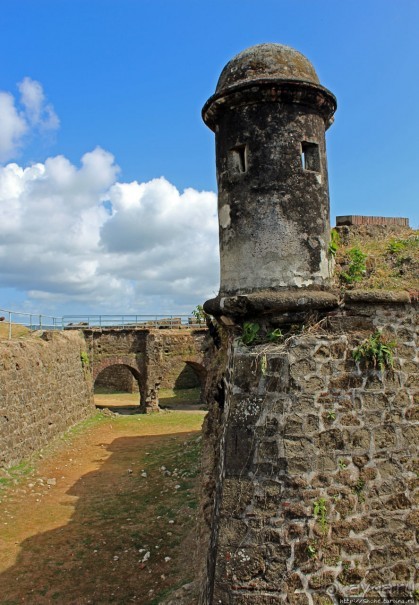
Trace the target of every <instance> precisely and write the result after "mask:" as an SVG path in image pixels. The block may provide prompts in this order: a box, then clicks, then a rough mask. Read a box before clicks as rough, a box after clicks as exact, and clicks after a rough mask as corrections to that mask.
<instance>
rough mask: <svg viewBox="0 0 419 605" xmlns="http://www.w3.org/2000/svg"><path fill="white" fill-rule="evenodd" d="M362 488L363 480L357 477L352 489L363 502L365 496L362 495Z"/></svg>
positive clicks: (363, 485) (363, 486)
mask: <svg viewBox="0 0 419 605" xmlns="http://www.w3.org/2000/svg"><path fill="white" fill-rule="evenodd" d="M364 488H365V481H364V479H361V478H359V479H358V481H357V482H356V483H355V485H354V487H353V490H354V492H355V493H356V495H357V496H358V499H359V500H360V502H363V501H364V500H365V496H364V493H363V492H364Z"/></svg>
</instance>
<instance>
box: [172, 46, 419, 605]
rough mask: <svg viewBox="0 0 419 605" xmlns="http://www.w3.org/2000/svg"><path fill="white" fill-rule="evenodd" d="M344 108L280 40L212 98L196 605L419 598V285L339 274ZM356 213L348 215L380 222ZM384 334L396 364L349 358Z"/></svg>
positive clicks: (230, 75)
mask: <svg viewBox="0 0 419 605" xmlns="http://www.w3.org/2000/svg"><path fill="white" fill-rule="evenodd" d="M335 109H336V99H335V98H334V97H333V95H332V94H331V93H330V92H329V91H328V90H327V89H325V88H324V87H323V86H321V84H320V82H319V79H318V77H317V74H316V72H315V70H314V68H313V66H312V65H311V64H310V63H309V62H308V60H307V59H306V58H305V57H304V56H303V55H301V54H300V53H298V52H297V51H295V50H294V49H291V48H289V47H286V46H282V45H279V44H261V45H258V46H255V47H251V48H249V49H246V50H245V51H243V52H242V53H240V54H239V55H237V56H236V57H234V58H233V59H232V60H231V61H230V62H229V63H228V64H227V65H226V67H225V68H224V70H223V71H222V73H221V76H220V79H219V81H218V85H217V89H216V92H215V94H214V95H213V96H212V97H210V99H209V100H208V101H207V103H206V104H205V105H204V108H203V118H204V121H205V123H206V124H207V125H208V126H209V127H210V128H211V129H212V130H213V131H214V132H215V139H216V164H217V178H218V186H219V198H218V199H219V208H218V213H219V231H220V256H221V279H220V292H219V294H218V296H217V297H215V298H213V299H211V300H209V301H207V302H206V303H205V304H204V309H205V311H206V312H207V313H210V314H212V315H213V316H214V317H215V319H216V321H217V323H218V326H219V335H220V339H221V341H222V343H223V344H222V347H221V348H220V349H219V350H218V352H217V353H216V355H217V356H218V357H219V363H218V367H217V365H216V364H214V365H213V366H212V369H211V372H212V376H213V379H212V381H211V380H209V381H208V390H207V392H208V404H209V408H210V412H209V414H208V417H207V419H206V423H205V426H204V455H203V460H204V473H203V481H202V490H203V494H202V495H203V497H202V509H201V517H200V520H201V533H200V537H201V551H200V552H201V562H202V561H203V560H204V561H205V562H204V563H203V566H202V574H201V579H202V583H201V584H202V585H201V590H200V595H199V598H198V599H197V600H198V602H199V603H200V605H219V604H221V605H276V604H280V603H283V604H289V605H292V604H298V605H320V604H322V605H328V604H334V603H339V602H343V601H340V599H344V598H348V597H350V596H361V597H363V596H366V597H371V598H378V601H380V602H384V601H383V599H384V598H387V599H388V598H394V597H402V598H405V599H406V600H405V603H407V602H409V603H413V602H414V594H416V595H417V582H418V578H417V575H416V574H417V566H416V564H415V562H416V561H417V560H418V544H417V531H418V523H419V516H418V508H417V504H418V491H419V489H418V488H419V485H418V458H417V451H418V450H417V444H418V437H419V434H418V433H419V431H418V419H419V417H418V403H419V356H418V344H419V343H418V340H419V334H418V321H417V310H418V309H417V307H418V303H417V295H418V290H419V287H413V288H412V290H411V291H410V290H409V289H408V288H404V289H401V290H400V291H397V290H396V291H394V289H393V291H386V290H384V289H380V290H364V291H363V290H361V289H359V288H358V289H353V290H351V289H349V290H347V291H346V292H343V291H342V290H341V289H340V288H338V284H337V283H336V282H335V281H334V280H333V265H334V259H333V255H332V253H331V250H332V252H333V249H331V248H330V246H329V242H330V224H329V197H328V183H327V162H326V148H325V136H324V135H325V131H326V130H327V128H328V127H329V126H330V124H331V123H332V121H333V113H334V111H335ZM359 218H360V217H354V216H348V217H343V219H344V223H343V224H344V225H347V224H348V222H349V224H350V225H351V224H354V225H370V224H371V223H373V224H374V220H373V219H371V220H370V217H368V218H367V217H361V218H362V220H358V219H359ZM378 223H379V225H380V228H385V227H384V225H386V224H387V225H392V228H393V227H394V226H397V225H399V226H400V227H407V220H406V219H402V220H401V221H396V220H393V219H386V218H385V217H381V218H380V219H379V221H378ZM343 228H344V229H346V228H348V229H350V227H343ZM332 243H333V242H332ZM415 284H416V286H417V281H416V282H415ZM415 284H413V285H415ZM255 330H256V331H255ZM278 330H281V331H282V333H280V332H278ZM377 331H378V332H377ZM256 333H257V338H256V337H255V334H256ZM252 334H253V335H252ZM278 334H279V336H278ZM374 335H375V338H378V339H379V342H380V343H382V344H383V343H384V344H385V343H388V342H391V341H394V346H395V350H394V361H393V363H391V362H390V361H391V360H390V361H388V363H387V364H386V363H383V364H382V367H380V366H379V365H377V363H376V365H375V366H374V363H373V360H374V357H370V359H369V361H370V364H368V363H367V361H368V359H365V357H364V358H363V357H362V356H361V357H360V358H359V359H358V360H357V361H356V360H355V358H354V356H353V353H354V351H355V350H356V348H357V347H358V346H360V344H361V343H363V342H365V343H366V342H369V343H371V338H372V337H373V336H374ZM365 346H367V345H365ZM392 348H393V345H392V346H391V349H392ZM369 354H371V350H370V349H369ZM375 361H376V362H377V359H376V358H375ZM415 590H416V593H415ZM173 602H174V601H173ZM185 605H189V601H187V602H186V601H185Z"/></svg>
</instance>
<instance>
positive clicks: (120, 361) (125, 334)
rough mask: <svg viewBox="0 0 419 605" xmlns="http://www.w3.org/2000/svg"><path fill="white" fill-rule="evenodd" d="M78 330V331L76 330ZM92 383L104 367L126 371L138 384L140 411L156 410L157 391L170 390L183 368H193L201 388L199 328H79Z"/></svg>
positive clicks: (203, 332) (203, 375) (203, 376)
mask: <svg viewBox="0 0 419 605" xmlns="http://www.w3.org/2000/svg"><path fill="white" fill-rule="evenodd" d="M79 329H80V328H79ZM82 330H83V333H84V336H85V339H86V343H87V347H88V354H89V360H90V370H91V372H92V378H93V381H95V380H96V379H97V378H98V376H99V375H100V374H101V373H102V372H103V371H104V370H106V369H107V368H110V367H114V368H115V367H116V368H117V367H118V366H119V367H120V368H127V369H128V370H129V372H130V373H131V374H132V376H133V377H134V379H135V380H136V381H137V383H138V388H139V392H140V409H141V411H143V412H150V411H154V410H158V391H159V388H160V387H162V388H174V387H175V386H177V383H179V380H180V376H181V375H182V373H184V372H185V366H187V367H190V368H192V369H193V371H194V373H195V374H196V376H197V378H198V380H199V383H200V384H201V387H204V385H205V380H206V370H205V367H204V364H203V360H204V347H205V342H204V341H205V336H206V333H207V330H206V329H204V328H202V329H188V328H179V329H161V328H160V329H158V328H146V329H145V328H138V327H132V328H130V327H127V326H125V327H120V328H119V327H112V328H99V327H97V328H96V327H89V328H82Z"/></svg>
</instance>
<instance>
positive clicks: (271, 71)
mask: <svg viewBox="0 0 419 605" xmlns="http://www.w3.org/2000/svg"><path fill="white" fill-rule="evenodd" d="M258 80H298V81H303V82H310V83H311V84H315V85H319V84H320V82H319V78H318V76H317V74H316V71H315V69H314V67H313V66H312V64H311V63H310V61H309V60H308V59H307V58H306V57H305V56H304V55H302V54H301V53H299V52H298V51H297V50H294V49H293V48H291V47H290V46H284V45H283V44H258V45H256V46H250V47H249V48H246V50H244V51H242V52H241V53H239V54H238V55H236V56H235V57H233V59H231V61H229V62H228V63H227V65H226V66H225V67H224V69H223V71H222V72H221V75H220V78H219V80H218V84H217V89H216V94H217V93H221V92H222V91H224V90H226V89H229V88H231V87H232V86H237V85H240V84H247V83H248V84H251V83H253V82H257V81H258Z"/></svg>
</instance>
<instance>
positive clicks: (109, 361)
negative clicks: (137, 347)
mask: <svg viewBox="0 0 419 605" xmlns="http://www.w3.org/2000/svg"><path fill="white" fill-rule="evenodd" d="M118 365H123V366H126V367H127V368H128V369H129V370H130V372H131V373H132V374H133V376H134V377H135V378H136V380H138V382H140V380H141V375H140V371H139V369H138V367H136V364H135V361H134V360H133V359H132V357H125V356H120V357H106V358H105V359H102V360H101V361H100V363H98V364H97V365H93V369H92V378H93V383H94V382H95V381H96V378H97V377H98V376H99V374H100V373H101V372H103V370H106V368H109V367H111V366H118Z"/></svg>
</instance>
